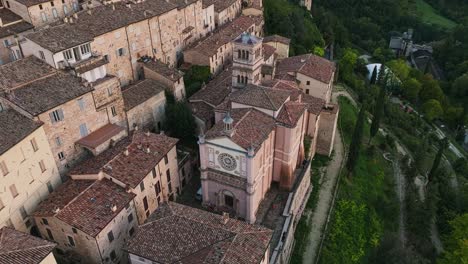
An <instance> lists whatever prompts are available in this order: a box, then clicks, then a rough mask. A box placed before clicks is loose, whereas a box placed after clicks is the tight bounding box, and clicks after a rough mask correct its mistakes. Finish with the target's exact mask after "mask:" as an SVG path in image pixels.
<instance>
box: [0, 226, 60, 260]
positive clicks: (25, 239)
mask: <svg viewBox="0 0 468 264" xmlns="http://www.w3.org/2000/svg"><path fill="white" fill-rule="evenodd" d="M55 246H56V244H55V243H52V242H49V241H47V240H44V239H40V238H37V237H34V236H32V235H29V234H25V233H22V232H19V231H16V230H13V229H11V228H9V227H2V229H0V264H39V263H41V262H42V260H44V258H46V257H47V256H48V255H49V254H51V253H52V250H53V249H54V248H55Z"/></svg>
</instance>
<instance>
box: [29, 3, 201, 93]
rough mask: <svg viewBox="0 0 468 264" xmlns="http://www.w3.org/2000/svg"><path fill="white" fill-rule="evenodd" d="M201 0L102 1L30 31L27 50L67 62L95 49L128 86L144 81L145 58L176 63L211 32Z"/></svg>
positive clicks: (57, 65)
mask: <svg viewBox="0 0 468 264" xmlns="http://www.w3.org/2000/svg"><path fill="white" fill-rule="evenodd" d="M206 16H210V14H206V12H205V11H204V9H203V6H202V2H201V0H187V1H185V0H167V1H166V0H148V1H141V2H140V1H138V2H135V3H134V2H128V3H124V2H116V3H112V4H107V5H102V6H97V7H95V8H92V9H89V10H88V11H86V12H80V13H78V14H76V15H74V16H72V17H69V18H66V19H65V22H64V23H61V24H59V25H56V26H51V27H49V28H45V29H43V30H40V31H38V32H35V33H31V34H28V36H27V37H26V38H27V41H26V42H24V43H23V44H22V45H21V46H22V50H23V52H24V54H25V55H26V56H27V55H35V56H37V57H39V58H42V59H44V60H45V61H46V62H47V63H48V64H50V65H52V66H53V67H55V68H61V67H67V66H68V65H73V64H74V63H76V62H77V61H82V60H86V59H88V58H89V57H90V56H91V55H92V54H94V55H100V56H102V57H104V58H105V59H106V60H107V61H108V62H109V63H108V64H107V65H106V68H107V72H108V73H109V74H111V75H114V76H117V77H118V78H119V79H120V81H121V83H122V85H126V84H128V83H129V82H130V81H134V80H138V79H139V78H140V76H139V63H138V61H139V59H140V58H142V57H154V58H155V59H157V60H159V61H162V62H163V63H166V64H169V65H171V66H174V65H176V63H177V62H178V61H179V60H181V59H182V52H181V51H182V49H183V48H184V47H187V46H188V45H190V44H192V43H194V42H195V41H197V40H198V39H200V38H202V37H204V36H205V35H206V34H207V31H208V30H207V28H209V27H210V25H209V24H206V23H205V24H204V22H203V21H204V19H205V22H206Z"/></svg>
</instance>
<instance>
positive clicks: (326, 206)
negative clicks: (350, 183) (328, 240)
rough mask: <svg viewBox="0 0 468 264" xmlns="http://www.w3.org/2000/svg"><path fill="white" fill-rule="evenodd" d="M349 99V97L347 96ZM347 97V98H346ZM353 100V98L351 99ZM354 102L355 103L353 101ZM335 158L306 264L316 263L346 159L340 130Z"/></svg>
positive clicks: (321, 196)
mask: <svg viewBox="0 0 468 264" xmlns="http://www.w3.org/2000/svg"><path fill="white" fill-rule="evenodd" d="M343 93H344V92H336V93H334V94H333V101H334V102H338V100H337V98H338V96H340V95H344V94H343ZM346 95H347V97H348V96H349V95H348V94H346ZM346 95H345V96H346ZM351 100H352V98H351ZM353 102H354V101H353ZM333 149H334V156H333V159H332V160H331V161H330V163H329V164H328V167H327V169H326V171H325V175H324V177H323V179H322V184H321V186H320V192H319V199H318V201H317V206H316V208H315V210H314V211H313V212H312V216H311V218H310V221H311V223H312V230H311V233H310V234H309V239H308V245H309V246H308V247H307V249H306V251H305V252H304V259H303V263H304V264H312V263H314V260H315V257H316V254H317V252H318V251H317V250H318V248H319V246H320V243H321V240H322V235H323V234H322V233H323V228H324V226H325V223H326V222H327V219H328V213H329V211H330V205H331V202H332V200H333V195H334V192H333V187H334V186H335V184H336V181H337V179H338V175H339V173H340V169H341V165H342V162H343V158H344V154H345V153H344V148H343V142H342V140H341V134H340V131H339V129H337V130H336V135H335V142H334V145H333Z"/></svg>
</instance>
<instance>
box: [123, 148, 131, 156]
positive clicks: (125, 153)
mask: <svg viewBox="0 0 468 264" xmlns="http://www.w3.org/2000/svg"><path fill="white" fill-rule="evenodd" d="M129 154H130V153H129V151H128V148H127V149H125V151H124V155H125V156H128V155H129Z"/></svg>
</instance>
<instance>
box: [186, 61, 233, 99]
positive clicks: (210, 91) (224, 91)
mask: <svg viewBox="0 0 468 264" xmlns="http://www.w3.org/2000/svg"><path fill="white" fill-rule="evenodd" d="M231 87H232V68H228V69H226V70H224V71H223V72H221V73H220V74H219V75H218V76H216V78H215V79H213V80H211V81H210V82H209V83H208V84H207V85H206V86H205V87H202V89H200V90H199V91H197V92H196V93H195V94H193V95H192V96H191V97H190V98H189V101H190V102H196V101H203V102H205V103H207V104H209V105H211V106H213V107H215V106H218V105H219V104H221V103H222V102H223V100H224V99H225V98H226V97H227V96H228V95H229V94H230V93H231Z"/></svg>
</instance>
